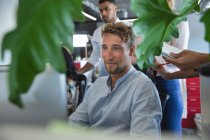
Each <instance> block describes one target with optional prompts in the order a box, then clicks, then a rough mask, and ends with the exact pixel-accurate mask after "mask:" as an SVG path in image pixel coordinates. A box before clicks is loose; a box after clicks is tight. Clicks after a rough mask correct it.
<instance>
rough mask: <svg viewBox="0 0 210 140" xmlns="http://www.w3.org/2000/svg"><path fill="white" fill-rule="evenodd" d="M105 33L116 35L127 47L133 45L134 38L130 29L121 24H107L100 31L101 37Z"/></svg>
mask: <svg viewBox="0 0 210 140" xmlns="http://www.w3.org/2000/svg"><path fill="white" fill-rule="evenodd" d="M105 33H111V34H115V35H118V36H119V37H120V38H121V39H122V41H123V42H125V43H127V44H128V46H129V47H130V46H131V45H133V44H134V40H135V36H134V35H133V32H132V28H131V27H130V26H128V25H126V24H124V23H122V22H117V23H107V24H106V25H105V26H104V28H103V29H102V36H103V35H104V34H105Z"/></svg>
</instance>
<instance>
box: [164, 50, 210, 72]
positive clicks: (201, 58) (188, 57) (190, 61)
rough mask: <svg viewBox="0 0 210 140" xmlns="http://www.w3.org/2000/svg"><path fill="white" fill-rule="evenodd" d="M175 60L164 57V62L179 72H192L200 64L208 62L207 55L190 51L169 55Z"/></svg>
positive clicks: (209, 60)
mask: <svg viewBox="0 0 210 140" xmlns="http://www.w3.org/2000/svg"><path fill="white" fill-rule="evenodd" d="M170 54H171V55H172V56H174V57H175V58H176V59H171V58H166V57H164V59H165V61H166V62H169V63H172V64H173V65H175V66H177V67H178V68H179V69H181V70H192V69H194V68H196V67H198V66H200V65H201V64H204V63H207V62H210V59H209V54H207V53H199V52H195V51H190V50H183V51H182V52H180V53H178V54H175V53H170Z"/></svg>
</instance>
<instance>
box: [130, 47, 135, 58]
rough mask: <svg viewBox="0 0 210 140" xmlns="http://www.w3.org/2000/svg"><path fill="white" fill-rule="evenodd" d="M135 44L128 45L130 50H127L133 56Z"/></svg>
mask: <svg viewBox="0 0 210 140" xmlns="http://www.w3.org/2000/svg"><path fill="white" fill-rule="evenodd" d="M135 48H136V47H135V46H134V45H131V46H130V50H129V56H133V55H134V54H135Z"/></svg>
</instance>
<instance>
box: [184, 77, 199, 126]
mask: <svg viewBox="0 0 210 140" xmlns="http://www.w3.org/2000/svg"><path fill="white" fill-rule="evenodd" d="M186 83H187V118H186V119H182V127H183V128H191V129H195V128H196V125H195V121H194V117H195V114H196V113H200V112H201V107H200V79H199V77H195V78H187V79H186Z"/></svg>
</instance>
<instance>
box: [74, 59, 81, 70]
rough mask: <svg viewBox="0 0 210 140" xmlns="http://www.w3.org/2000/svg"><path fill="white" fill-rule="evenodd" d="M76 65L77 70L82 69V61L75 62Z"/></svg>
mask: <svg viewBox="0 0 210 140" xmlns="http://www.w3.org/2000/svg"><path fill="white" fill-rule="evenodd" d="M74 66H75V68H76V69H77V70H78V69H80V62H79V61H78V62H77V61H76V62H74Z"/></svg>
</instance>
